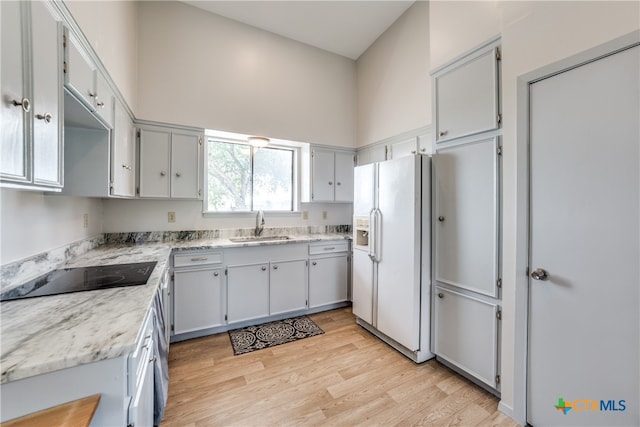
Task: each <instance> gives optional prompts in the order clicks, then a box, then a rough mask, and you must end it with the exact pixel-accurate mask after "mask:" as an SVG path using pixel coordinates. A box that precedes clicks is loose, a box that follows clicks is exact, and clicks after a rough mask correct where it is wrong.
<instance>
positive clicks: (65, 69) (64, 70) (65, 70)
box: [62, 61, 67, 74]
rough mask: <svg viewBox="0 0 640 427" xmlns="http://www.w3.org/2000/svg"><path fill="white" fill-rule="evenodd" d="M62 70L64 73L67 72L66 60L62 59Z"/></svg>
mask: <svg viewBox="0 0 640 427" xmlns="http://www.w3.org/2000/svg"><path fill="white" fill-rule="evenodd" d="M62 72H63V73H64V74H67V61H64V62H63V63H62Z"/></svg>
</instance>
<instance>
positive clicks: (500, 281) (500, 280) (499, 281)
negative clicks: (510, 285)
mask: <svg viewBox="0 0 640 427" xmlns="http://www.w3.org/2000/svg"><path fill="white" fill-rule="evenodd" d="M496 286H497V287H499V288H501V287H502V279H498V280H497V281H496Z"/></svg>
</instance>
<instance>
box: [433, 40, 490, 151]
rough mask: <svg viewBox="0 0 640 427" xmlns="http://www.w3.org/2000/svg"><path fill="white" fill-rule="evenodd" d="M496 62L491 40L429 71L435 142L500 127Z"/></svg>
mask: <svg viewBox="0 0 640 427" xmlns="http://www.w3.org/2000/svg"><path fill="white" fill-rule="evenodd" d="M499 64H500V47H499V42H498V41H495V42H493V43H490V44H488V45H485V46H484V47H482V48H480V49H478V50H476V51H474V52H473V53H470V54H469V55H467V56H466V57H464V58H462V59H460V60H457V61H455V62H454V63H452V64H450V65H448V66H445V67H444V68H442V69H440V70H438V71H436V72H434V73H433V87H434V104H435V105H434V112H435V127H434V130H435V139H436V142H444V141H448V140H451V139H455V138H460V137H464V136H468V135H473V134H477V133H480V132H485V131H489V130H494V129H498V128H499V127H500V122H501V117H500V105H499V96H500V94H499V86H500V84H499V83H500V82H499V77H500V73H499Z"/></svg>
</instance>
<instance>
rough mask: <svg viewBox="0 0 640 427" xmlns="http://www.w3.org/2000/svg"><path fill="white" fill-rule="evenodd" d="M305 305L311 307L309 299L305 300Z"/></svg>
mask: <svg viewBox="0 0 640 427" xmlns="http://www.w3.org/2000/svg"><path fill="white" fill-rule="evenodd" d="M304 305H305V307H309V300H308V299H306V300H304Z"/></svg>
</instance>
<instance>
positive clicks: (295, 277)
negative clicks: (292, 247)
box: [269, 260, 307, 315]
mask: <svg viewBox="0 0 640 427" xmlns="http://www.w3.org/2000/svg"><path fill="white" fill-rule="evenodd" d="M269 300H270V303H269V313H270V314H271V315H274V314H280V313H287V312H290V311H295V310H304V309H305V308H307V261H306V260H293V261H281V262H271V274H270V292H269Z"/></svg>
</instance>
